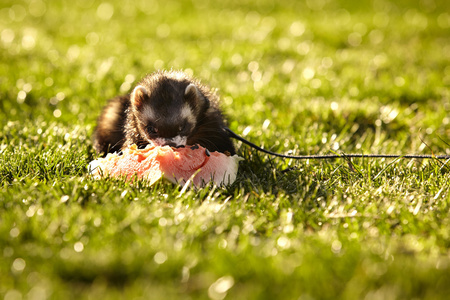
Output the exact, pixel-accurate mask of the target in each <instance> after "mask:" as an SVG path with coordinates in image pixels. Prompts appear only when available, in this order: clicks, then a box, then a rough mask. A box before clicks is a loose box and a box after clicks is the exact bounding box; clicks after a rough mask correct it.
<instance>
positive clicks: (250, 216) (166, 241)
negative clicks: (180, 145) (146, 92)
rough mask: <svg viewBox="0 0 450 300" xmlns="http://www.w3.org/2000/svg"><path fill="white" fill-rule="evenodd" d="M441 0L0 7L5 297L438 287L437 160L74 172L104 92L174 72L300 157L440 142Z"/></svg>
mask: <svg viewBox="0 0 450 300" xmlns="http://www.w3.org/2000/svg"><path fill="white" fill-rule="evenodd" d="M449 33H450V4H449V2H448V1H444V0H442V1H437V0H420V1H406V0H404V1H386V0H372V1H368V0H362V1H358V2H353V1H344V0H342V1H327V0H320V1H312V0H308V1H287V0H286V1H276V2H275V1H266V0H260V1H257V2H255V1H227V2H223V1H201V2H200V1H165V2H162V1H144V0H141V1H107V2H102V1H89V0H81V1H73V2H70V1H41V0H31V1H10V0H3V1H2V2H1V4H0V54H1V55H0V62H1V64H0V100H1V102H0V128H1V130H0V180H1V190H0V249H1V251H2V252H0V256H1V257H2V259H1V260H0V271H1V272H0V296H2V297H3V298H4V299H46V298H53V299H61V298H77V299H80V298H82V299H92V298H95V297H100V298H105V299H106V298H108V299H115V298H124V297H126V298H129V299H132V298H136V299H148V298H157V299H177V298H179V299H192V298H194V299H197V298H199V299H214V300H216V299H217V300H221V299H224V298H229V299H330V298H331V299H362V298H364V299H399V298H408V299H411V298H417V299H446V297H447V295H448V294H449V292H450V291H449V287H448V282H449V281H450V271H449V266H450V265H449V263H450V256H449V255H450V252H449V246H450V229H449V228H450V227H449V225H450V215H449V210H448V207H449V202H450V194H449V192H448V190H449V185H450V184H449V178H450V175H449V166H448V162H446V161H443V162H438V161H435V160H424V161H397V160H395V161H386V160H354V161H353V162H351V163H349V162H346V161H339V160H336V161H308V162H297V161H292V160H281V159H274V158H270V157H267V156H264V155H261V154H258V153H256V152H254V151H252V150H250V149H248V148H247V147H245V146H241V145H240V144H237V145H238V148H239V154H240V155H241V156H243V157H244V158H245V159H246V160H245V161H244V162H242V163H241V168H240V172H239V177H238V181H237V182H236V183H235V184H233V185H232V186H230V187H228V188H226V189H220V188H215V187H208V188H205V189H203V190H200V191H188V192H186V193H181V192H180V190H179V189H178V188H177V187H175V186H173V185H171V184H169V183H166V182H161V183H158V184H157V185H156V186H153V187H146V186H145V184H144V183H138V184H136V185H132V186H131V185H128V184H125V183H123V182H120V181H117V180H102V181H93V180H92V179H90V178H89V177H87V176H86V173H87V170H86V165H87V163H88V162H89V161H90V160H92V159H94V158H95V157H96V156H95V153H94V151H93V149H92V143H91V134H92V131H93V128H94V126H95V120H96V118H97V116H98V114H99V112H100V109H101V107H102V106H103V105H104V104H105V103H106V100H107V99H108V98H111V97H113V96H116V95H118V94H121V93H127V92H129V91H130V89H131V88H132V87H133V85H134V84H135V83H136V82H137V81H138V80H139V79H140V78H141V77H143V76H144V75H145V74H147V73H150V72H152V71H154V70H157V69H162V68H165V69H170V68H174V69H183V70H185V71H186V72H188V73H191V74H193V75H194V76H196V77H199V78H200V79H202V80H203V82H204V83H206V84H209V85H210V86H212V87H214V88H217V89H218V92H219V94H220V95H221V99H222V107H223V109H224V111H225V113H226V114H227V115H228V119H229V124H230V127H231V129H233V130H235V131H236V132H240V133H243V134H245V135H246V137H247V138H249V139H251V140H252V141H254V142H256V143H257V144H261V145H263V146H264V147H265V148H269V149H271V150H274V151H279V152H286V151H288V150H292V152H293V153H297V154H316V153H329V152H330V151H336V152H340V151H343V152H345V153H350V152H353V153H399V154H400V153H402V154H406V153H417V154H421V153H424V154H425V153H426V154H429V153H435V154H438V153H439V154H450V149H449V142H450V115H449V111H450V90H449V86H450V67H449V66H450V63H449V62H450V34H449Z"/></svg>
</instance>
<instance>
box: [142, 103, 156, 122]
mask: <svg viewBox="0 0 450 300" xmlns="http://www.w3.org/2000/svg"><path fill="white" fill-rule="evenodd" d="M142 115H143V116H144V118H145V119H147V120H155V119H156V114H155V112H154V111H153V108H152V107H151V106H150V105H145V106H144V109H143V110H142Z"/></svg>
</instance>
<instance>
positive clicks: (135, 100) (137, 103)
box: [130, 85, 148, 108]
mask: <svg viewBox="0 0 450 300" xmlns="http://www.w3.org/2000/svg"><path fill="white" fill-rule="evenodd" d="M147 96H148V92H147V89H146V88H145V87H143V86H142V85H138V86H137V87H135V88H134V90H133V92H132V93H131V96H130V100H131V105H133V106H134V107H136V108H140V107H141V106H142V104H143V103H144V100H145V97H147Z"/></svg>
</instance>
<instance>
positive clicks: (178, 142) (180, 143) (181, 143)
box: [152, 135, 187, 147]
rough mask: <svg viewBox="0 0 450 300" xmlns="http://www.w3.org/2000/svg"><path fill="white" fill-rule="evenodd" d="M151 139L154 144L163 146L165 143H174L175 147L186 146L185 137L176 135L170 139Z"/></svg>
mask: <svg viewBox="0 0 450 300" xmlns="http://www.w3.org/2000/svg"><path fill="white" fill-rule="evenodd" d="M152 141H153V143H154V144H155V145H156V146H165V145H167V144H175V147H177V146H186V141H187V137H185V136H179V135H177V136H176V137H173V138H171V139H165V138H156V139H154V140H152Z"/></svg>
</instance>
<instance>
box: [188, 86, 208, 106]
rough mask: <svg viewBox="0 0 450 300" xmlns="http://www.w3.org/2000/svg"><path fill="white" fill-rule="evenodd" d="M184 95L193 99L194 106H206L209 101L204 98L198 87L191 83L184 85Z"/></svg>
mask: <svg viewBox="0 0 450 300" xmlns="http://www.w3.org/2000/svg"><path fill="white" fill-rule="evenodd" d="M184 97H185V99H191V101H192V100H194V101H195V102H194V105H195V106H202V107H208V106H209V101H208V99H206V97H205V96H203V95H202V93H201V92H200V90H199V89H198V87H197V86H196V85H195V84H193V83H191V84H189V85H188V86H187V87H186V90H185V91H184Z"/></svg>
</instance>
